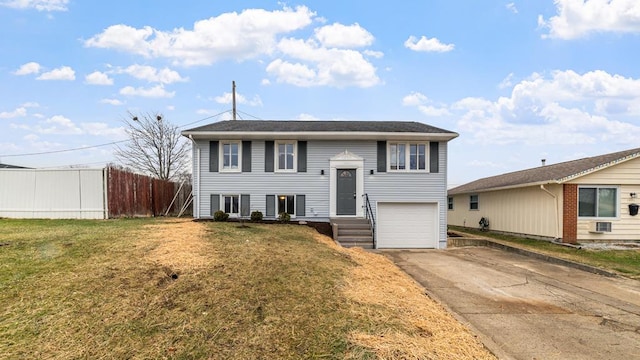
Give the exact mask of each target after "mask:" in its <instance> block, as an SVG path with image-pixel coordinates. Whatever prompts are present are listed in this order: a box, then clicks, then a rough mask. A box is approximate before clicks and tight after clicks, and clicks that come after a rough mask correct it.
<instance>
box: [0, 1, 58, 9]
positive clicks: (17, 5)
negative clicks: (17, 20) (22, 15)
mask: <svg viewBox="0 0 640 360" xmlns="http://www.w3.org/2000/svg"><path fill="white" fill-rule="evenodd" d="M67 4H69V0H5V1H2V2H0V5H2V6H6V7H10V8H14V9H36V10H38V11H67Z"/></svg>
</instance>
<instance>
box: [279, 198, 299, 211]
mask: <svg viewBox="0 0 640 360" xmlns="http://www.w3.org/2000/svg"><path fill="white" fill-rule="evenodd" d="M295 200H296V197H295V195H278V214H280V213H283V212H284V213H287V214H290V215H293V214H295Z"/></svg>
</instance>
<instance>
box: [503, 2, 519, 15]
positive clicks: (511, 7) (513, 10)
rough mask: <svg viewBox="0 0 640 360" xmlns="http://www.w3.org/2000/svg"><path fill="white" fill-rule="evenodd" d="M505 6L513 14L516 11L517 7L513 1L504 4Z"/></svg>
mask: <svg viewBox="0 0 640 360" xmlns="http://www.w3.org/2000/svg"><path fill="white" fill-rule="evenodd" d="M505 7H506V8H507V10H509V11H511V12H512V13H514V14H517V13H518V8H517V7H516V4H515V3H512V2H511V3H508V4H507V5H505Z"/></svg>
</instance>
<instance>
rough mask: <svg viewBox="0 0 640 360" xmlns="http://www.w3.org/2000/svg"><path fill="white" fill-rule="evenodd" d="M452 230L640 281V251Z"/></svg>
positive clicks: (473, 230)
mask: <svg viewBox="0 0 640 360" xmlns="http://www.w3.org/2000/svg"><path fill="white" fill-rule="evenodd" d="M449 228H450V229H451V230H457V231H460V232H465V233H468V234H473V235H479V236H484V237H489V238H492V239H495V240H499V241H504V242H507V243H510V244H513V245H515V246H520V247H523V248H526V249H530V250H533V251H537V252H540V253H543V254H547V255H552V256H556V257H559V258H562V259H567V260H572V261H576V262H579V263H583V264H587V265H592V266H596V267H600V268H603V269H607V270H612V271H615V272H619V273H621V274H623V275H625V276H627V277H630V278H634V279H640V250H637V249H635V250H631V249H630V250H592V249H574V248H570V247H565V246H561V245H558V244H553V243H551V242H548V241H542V240H534V239H528V238H523V237H518V236H514V235H507V234H500V233H496V232H491V231H489V232H482V231H479V230H476V229H472V228H464V227H459V226H449Z"/></svg>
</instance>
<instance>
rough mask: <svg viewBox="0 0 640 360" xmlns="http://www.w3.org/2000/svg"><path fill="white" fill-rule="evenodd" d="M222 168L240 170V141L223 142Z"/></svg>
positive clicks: (221, 153) (221, 144)
mask: <svg viewBox="0 0 640 360" xmlns="http://www.w3.org/2000/svg"><path fill="white" fill-rule="evenodd" d="M220 146H221V147H222V151H221V152H220V156H222V161H221V162H222V170H227V171H240V148H241V147H240V141H227V142H221V143H220Z"/></svg>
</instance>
